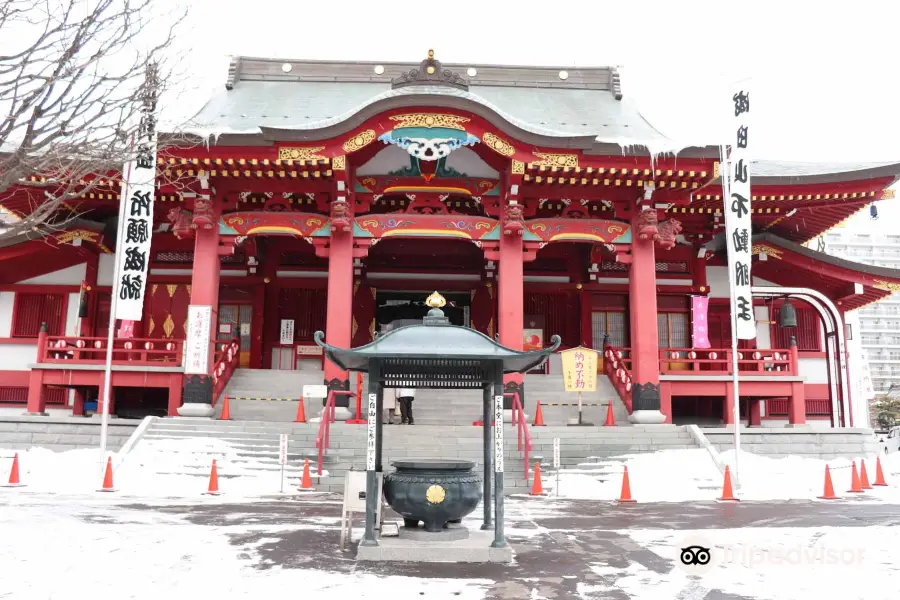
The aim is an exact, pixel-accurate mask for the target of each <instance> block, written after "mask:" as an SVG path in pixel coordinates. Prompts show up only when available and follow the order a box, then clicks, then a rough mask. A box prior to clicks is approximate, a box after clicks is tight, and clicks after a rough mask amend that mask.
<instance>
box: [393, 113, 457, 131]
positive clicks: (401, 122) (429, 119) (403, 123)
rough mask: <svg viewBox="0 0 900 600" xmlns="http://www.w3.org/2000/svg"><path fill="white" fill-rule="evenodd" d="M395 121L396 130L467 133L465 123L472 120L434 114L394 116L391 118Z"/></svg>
mask: <svg viewBox="0 0 900 600" xmlns="http://www.w3.org/2000/svg"><path fill="white" fill-rule="evenodd" d="M391 121H394V122H395V123H396V125H394V127H395V128H399V127H444V128H446V129H459V130H460V131H465V130H466V129H465V127H463V123H468V122H469V121H471V119H469V118H467V117H457V116H456V115H442V114H433V113H411V114H408V115H394V116H393V117H391Z"/></svg>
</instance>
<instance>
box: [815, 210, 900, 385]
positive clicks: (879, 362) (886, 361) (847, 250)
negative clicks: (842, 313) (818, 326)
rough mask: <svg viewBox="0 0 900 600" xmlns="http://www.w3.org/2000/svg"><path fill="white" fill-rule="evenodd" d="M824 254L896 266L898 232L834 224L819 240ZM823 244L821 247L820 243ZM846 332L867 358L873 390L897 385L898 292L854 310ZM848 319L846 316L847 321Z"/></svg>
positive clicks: (899, 376) (899, 362)
mask: <svg viewBox="0 0 900 600" xmlns="http://www.w3.org/2000/svg"><path fill="white" fill-rule="evenodd" d="M819 244H820V247H819V249H820V250H824V251H825V252H827V253H828V254H831V255H833V256H838V257H841V258H846V259H847V260H852V261H855V262H860V263H864V264H868V265H873V266H877V267H887V268H891V269H897V268H900V234H897V233H887V232H886V231H883V230H882V231H879V230H875V229H872V228H866V227H861V226H845V227H837V228H835V229H832V230H831V231H829V232H828V233H826V234H825V235H824V236H822V238H820V241H819ZM822 245H824V247H822ZM856 313H857V319H858V322H857V324H856V327H855V329H858V331H854V330H853V329H854V327H853V326H852V325H851V328H850V329H851V330H850V335H851V336H852V337H853V338H854V339H858V341H859V344H860V346H861V347H862V350H863V353H864V355H865V358H866V360H867V362H868V370H869V375H870V377H871V379H872V387H873V388H874V392H875V393H885V392H887V391H888V390H890V388H891V386H892V385H893V386H895V391H896V390H898V389H900V295H898V294H896V293H895V294H893V295H891V296H889V297H887V298H884V299H883V300H880V301H879V302H876V303H874V304H871V305H869V306H867V307H864V308H861V309H860V310H858V311H856ZM849 321H850V320H849V319H848V322H849Z"/></svg>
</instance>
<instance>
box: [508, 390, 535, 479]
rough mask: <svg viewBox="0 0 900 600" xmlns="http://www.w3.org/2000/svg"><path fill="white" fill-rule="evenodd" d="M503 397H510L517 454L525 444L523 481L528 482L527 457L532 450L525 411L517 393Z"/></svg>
mask: <svg viewBox="0 0 900 600" xmlns="http://www.w3.org/2000/svg"><path fill="white" fill-rule="evenodd" d="M503 397H504V398H506V397H512V421H513V423H514V424H515V426H516V433H517V437H518V438H519V452H521V451H522V441H523V439H524V442H525V481H526V482H527V481H528V474H529V473H530V469H529V462H528V455H529V453H530V452H531V449H532V447H533V446H532V443H531V433H530V432H529V431H528V424H527V423H526V422H525V410H524V408H522V400H521V399H520V398H519V392H511V393H508V394H503Z"/></svg>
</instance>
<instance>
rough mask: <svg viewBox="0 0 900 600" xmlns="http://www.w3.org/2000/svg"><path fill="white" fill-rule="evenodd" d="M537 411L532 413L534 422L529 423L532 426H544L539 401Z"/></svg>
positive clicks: (542, 412)
mask: <svg viewBox="0 0 900 600" xmlns="http://www.w3.org/2000/svg"><path fill="white" fill-rule="evenodd" d="M537 404H538V405H537V411H535V413H534V423H532V424H531V426H532V427H546V426H545V425H544V411H543V410H541V403H540V402H538V403H537Z"/></svg>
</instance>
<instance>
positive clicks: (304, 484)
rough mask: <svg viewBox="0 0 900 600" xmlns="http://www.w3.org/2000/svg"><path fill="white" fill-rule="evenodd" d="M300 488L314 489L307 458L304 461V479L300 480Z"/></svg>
mask: <svg viewBox="0 0 900 600" xmlns="http://www.w3.org/2000/svg"><path fill="white" fill-rule="evenodd" d="M300 489H301V490H311V489H312V479H311V478H310V476H309V459H308V458H307V459H306V460H305V461H303V479H301V480H300Z"/></svg>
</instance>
